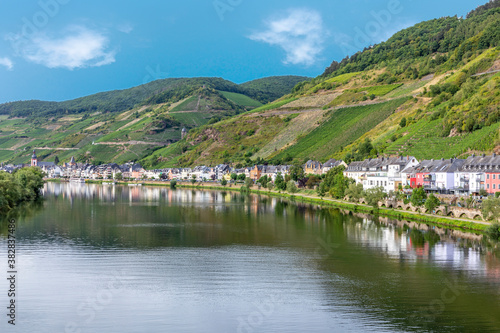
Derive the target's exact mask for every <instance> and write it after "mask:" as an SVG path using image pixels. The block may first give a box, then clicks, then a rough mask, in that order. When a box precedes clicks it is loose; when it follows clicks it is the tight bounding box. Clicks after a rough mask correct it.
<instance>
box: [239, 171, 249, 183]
mask: <svg viewBox="0 0 500 333" xmlns="http://www.w3.org/2000/svg"><path fill="white" fill-rule="evenodd" d="M245 178H247V176H245V174H244V173H240V174H239V175H238V180H242V181H245Z"/></svg>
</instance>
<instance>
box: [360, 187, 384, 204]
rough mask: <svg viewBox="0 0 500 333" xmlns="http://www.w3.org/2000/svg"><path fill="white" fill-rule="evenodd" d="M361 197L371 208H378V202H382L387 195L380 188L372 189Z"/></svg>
mask: <svg viewBox="0 0 500 333" xmlns="http://www.w3.org/2000/svg"><path fill="white" fill-rule="evenodd" d="M363 196H364V197H365V200H366V203H367V204H369V205H370V206H373V207H378V203H379V201H382V200H384V199H385V198H386V197H387V194H386V193H385V192H384V188H383V187H382V186H378V187H372V188H369V189H367V190H366V191H364V193H363Z"/></svg>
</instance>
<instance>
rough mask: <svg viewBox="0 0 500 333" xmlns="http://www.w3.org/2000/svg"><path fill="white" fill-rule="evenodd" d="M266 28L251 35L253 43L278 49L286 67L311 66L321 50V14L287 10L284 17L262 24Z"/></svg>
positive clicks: (304, 10)
mask: <svg viewBox="0 0 500 333" xmlns="http://www.w3.org/2000/svg"><path fill="white" fill-rule="evenodd" d="M266 26H267V29H266V30H265V31H262V32H257V33H254V34H252V35H251V36H250V37H249V38H250V39H252V40H255V41H260V42H264V43H268V44H270V45H276V46H279V47H281V48H282V49H283V50H284V51H285V52H286V59H285V60H284V62H285V63H286V64H293V65H300V64H302V65H306V66H310V65H313V64H314V63H315V62H316V60H317V58H318V55H319V54H320V53H321V51H323V42H324V38H325V36H326V32H325V30H324V27H323V19H322V17H321V14H320V13H319V12H317V11H315V10H310V9H291V10H288V12H287V14H286V15H285V16H282V17H278V18H276V19H273V20H269V21H268V22H266Z"/></svg>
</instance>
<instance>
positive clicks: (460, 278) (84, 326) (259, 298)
mask: <svg viewBox="0 0 500 333" xmlns="http://www.w3.org/2000/svg"><path fill="white" fill-rule="evenodd" d="M43 192H44V201H43V203H41V204H39V205H34V207H30V208H26V209H25V210H22V211H21V212H19V216H16V217H15V219H16V230H15V237H16V267H15V268H16V281H15V282H16V284H15V289H16V296H15V297H14V298H15V305H16V310H15V324H16V325H15V326H14V325H11V324H9V323H8V320H10V319H9V317H8V316H7V314H8V312H9V309H7V307H8V306H9V300H10V298H9V297H7V294H8V290H9V281H8V280H7V279H6V278H4V279H2V282H0V295H1V296H0V308H1V309H3V310H1V312H2V313H1V316H0V318H2V319H1V322H0V331H1V332H47V333H49V332H50V333H55V332H106V333H109V332H214V333H215V332H217V333H219V332H245V333H246V332H413V331H415V332H421V331H429V332H431V331H432V332H457V331H475V332H495V331H499V330H500V315H499V314H500V259H499V251H498V250H494V249H492V248H491V247H490V246H489V245H488V243H487V242H485V241H482V240H481V239H480V238H481V237H478V236H475V235H470V236H468V235H466V234H461V233H456V232H453V231H450V230H442V229H434V228H432V227H430V228H427V227H426V226H425V225H424V226H416V225H408V224H406V223H404V222H401V221H391V220H387V219H379V218H374V217H370V216H361V215H353V214H352V213H348V212H341V211H339V210H337V209H334V208H320V207H318V206H316V205H310V204H300V203H294V202H290V201H286V200H284V199H280V198H269V197H266V196H258V195H250V196H243V195H241V194H239V193H235V192H216V191H192V190H179V189H178V190H170V189H169V188H166V187H147V186H142V187H127V186H112V185H82V184H64V183H62V184H58V183H48V184H46V185H45V188H44V191H43ZM7 224H8V222H7V221H4V222H2V224H1V228H0V269H1V271H2V272H4V274H5V275H6V276H7V278H9V274H8V273H7V272H8V271H9V267H8V266H7V260H8V258H7V256H8V253H7V249H8V240H7V238H8V227H7ZM421 229H424V230H421Z"/></svg>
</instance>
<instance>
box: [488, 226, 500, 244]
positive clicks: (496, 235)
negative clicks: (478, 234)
mask: <svg viewBox="0 0 500 333" xmlns="http://www.w3.org/2000/svg"><path fill="white" fill-rule="evenodd" d="M486 234H487V235H488V237H489V238H490V239H491V240H494V241H500V223H493V224H492V225H490V226H489V227H488V229H486Z"/></svg>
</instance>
